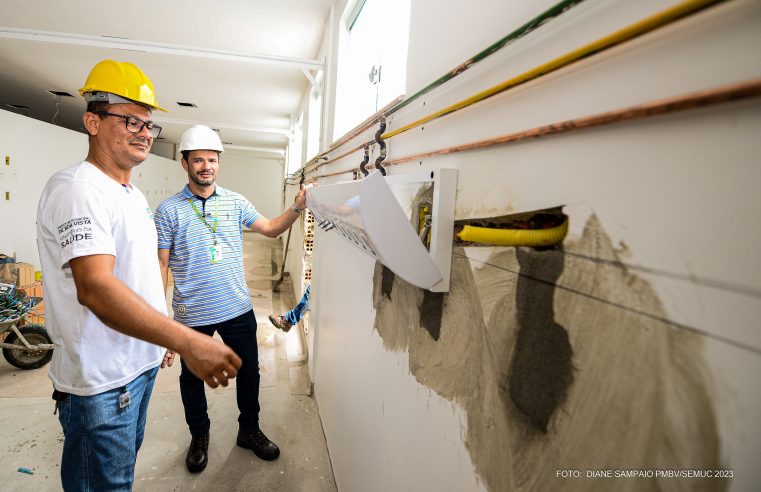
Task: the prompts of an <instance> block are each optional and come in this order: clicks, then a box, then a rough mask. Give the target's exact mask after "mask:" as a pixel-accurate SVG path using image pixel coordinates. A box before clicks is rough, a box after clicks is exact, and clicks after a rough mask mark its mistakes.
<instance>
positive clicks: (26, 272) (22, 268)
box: [12, 263, 34, 286]
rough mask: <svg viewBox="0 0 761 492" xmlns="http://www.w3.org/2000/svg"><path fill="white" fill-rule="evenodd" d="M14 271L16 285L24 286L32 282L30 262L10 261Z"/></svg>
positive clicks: (32, 270) (32, 269) (32, 273)
mask: <svg viewBox="0 0 761 492" xmlns="http://www.w3.org/2000/svg"><path fill="white" fill-rule="evenodd" d="M12 268H13V269H14V270H15V271H16V285H18V286H24V285H29V284H32V283H34V265H32V264H31V263H12Z"/></svg>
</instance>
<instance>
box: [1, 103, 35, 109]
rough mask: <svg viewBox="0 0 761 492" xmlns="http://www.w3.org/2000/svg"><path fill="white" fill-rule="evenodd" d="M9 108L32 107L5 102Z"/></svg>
mask: <svg viewBox="0 0 761 492" xmlns="http://www.w3.org/2000/svg"><path fill="white" fill-rule="evenodd" d="M6 106H8V107H9V108H16V109H32V108H30V107H29V106H24V105H23V104H6Z"/></svg>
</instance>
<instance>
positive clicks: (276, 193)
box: [177, 151, 283, 219]
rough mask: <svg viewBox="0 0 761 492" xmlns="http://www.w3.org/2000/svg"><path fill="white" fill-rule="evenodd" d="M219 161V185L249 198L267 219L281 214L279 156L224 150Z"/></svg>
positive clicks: (281, 171) (280, 166)
mask: <svg viewBox="0 0 761 492" xmlns="http://www.w3.org/2000/svg"><path fill="white" fill-rule="evenodd" d="M221 163H222V164H221V166H220V170H219V175H218V178H217V182H218V183H219V185H220V186H223V187H224V188H227V189H230V190H232V191H235V192H237V193H240V194H241V195H243V196H245V197H246V198H248V201H250V202H251V203H252V204H253V205H254V206H255V207H256V209H257V210H258V211H259V212H260V213H261V214H262V215H264V216H265V217H267V218H270V219H272V218H275V217H277V216H278V215H280V214H281V213H283V209H282V207H281V197H282V195H283V192H282V190H283V188H282V184H283V181H282V175H283V165H282V161H281V160H280V158H279V157H277V158H276V157H262V156H261V155H257V154H252V153H250V152H239V151H226V152H224V153H223V154H222V157H221ZM177 165H178V166H179V165H180V164H179V163H178V164H177ZM186 181H187V180H186Z"/></svg>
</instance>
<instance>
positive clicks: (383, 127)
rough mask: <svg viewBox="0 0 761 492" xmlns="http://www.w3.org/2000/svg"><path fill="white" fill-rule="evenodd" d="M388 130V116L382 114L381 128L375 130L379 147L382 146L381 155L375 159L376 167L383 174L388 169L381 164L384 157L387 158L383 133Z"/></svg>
mask: <svg viewBox="0 0 761 492" xmlns="http://www.w3.org/2000/svg"><path fill="white" fill-rule="evenodd" d="M385 131H386V118H385V117H383V116H381V117H380V128H378V131H377V132H375V141H376V142H377V143H378V147H379V148H380V155H379V156H378V158H377V159H375V169H377V170H379V171H380V172H381V174H382V175H384V176H385V175H386V170H385V169H384V168H383V166H382V165H381V162H383V159H385V158H386V142H384V141H383V138H381V135H383V132H385Z"/></svg>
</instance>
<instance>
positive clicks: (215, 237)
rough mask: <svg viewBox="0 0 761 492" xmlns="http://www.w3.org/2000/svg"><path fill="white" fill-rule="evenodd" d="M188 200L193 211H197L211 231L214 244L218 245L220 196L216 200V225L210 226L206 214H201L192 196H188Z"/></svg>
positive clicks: (197, 214)
mask: <svg viewBox="0 0 761 492" xmlns="http://www.w3.org/2000/svg"><path fill="white" fill-rule="evenodd" d="M188 202H189V203H190V206H191V207H193V211H194V212H195V213H196V216H197V217H198V218H199V219H201V222H203V225H205V226H206V227H207V228H208V229H209V230H210V231H211V236H212V240H213V241H214V245H215V246H216V245H217V224H218V223H219V219H218V218H217V212H218V211H219V197H217V199H216V200H214V225H213V226H210V225H209V223H208V222H206V216H205V215H201V212H199V211H198V207H196V204H195V203H193V199H192V198H188Z"/></svg>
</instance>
